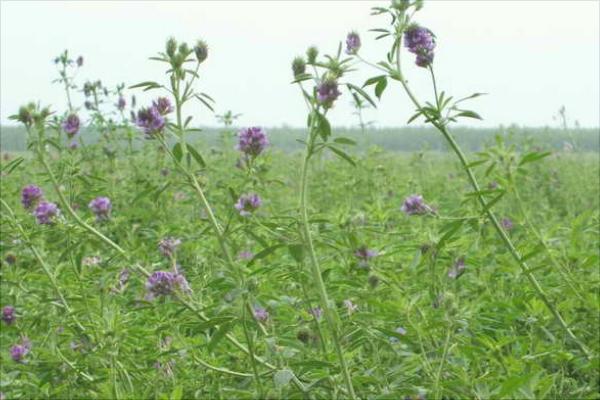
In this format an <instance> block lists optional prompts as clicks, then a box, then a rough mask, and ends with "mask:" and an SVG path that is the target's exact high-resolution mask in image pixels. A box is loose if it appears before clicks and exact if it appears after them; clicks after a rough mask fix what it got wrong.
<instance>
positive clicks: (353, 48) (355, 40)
mask: <svg viewBox="0 0 600 400" xmlns="http://www.w3.org/2000/svg"><path fill="white" fill-rule="evenodd" d="M360 44H361V43H360V36H358V33H356V32H350V33H349V34H348V36H346V54H356V53H358V50H359V49H360Z"/></svg>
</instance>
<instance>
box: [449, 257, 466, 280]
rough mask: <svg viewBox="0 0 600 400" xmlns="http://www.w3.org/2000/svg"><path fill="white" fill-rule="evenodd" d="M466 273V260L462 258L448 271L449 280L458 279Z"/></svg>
mask: <svg viewBox="0 0 600 400" xmlns="http://www.w3.org/2000/svg"><path fill="white" fill-rule="evenodd" d="M463 272H465V258H464V257H460V258H459V259H457V260H456V261H455V262H454V265H452V267H451V268H450V270H449V271H448V278H450V279H457V278H458V277H459V276H461V275H462V274H463Z"/></svg>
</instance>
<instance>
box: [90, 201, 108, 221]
mask: <svg viewBox="0 0 600 400" xmlns="http://www.w3.org/2000/svg"><path fill="white" fill-rule="evenodd" d="M88 207H89V208H90V210H92V212H93V213H94V214H96V221H102V220H107V219H108V218H109V217H110V210H111V209H112V203H111V202H110V199H109V198H108V197H103V196H99V197H96V198H95V199H94V200H92V201H90V204H88Z"/></svg>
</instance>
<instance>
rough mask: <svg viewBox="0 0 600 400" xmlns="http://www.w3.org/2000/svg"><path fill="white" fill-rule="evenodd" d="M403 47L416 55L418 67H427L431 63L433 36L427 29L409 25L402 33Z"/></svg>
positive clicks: (433, 46)
mask: <svg viewBox="0 0 600 400" xmlns="http://www.w3.org/2000/svg"><path fill="white" fill-rule="evenodd" d="M404 45H405V47H406V48H407V49H408V51H410V52H411V53H414V54H416V55H417V59H416V64H417V65H418V66H419V67H428V66H429V65H431V63H432V62H433V56H434V53H433V50H434V49H435V36H434V35H433V33H432V32H431V31H430V30H429V29H427V28H423V27H421V26H418V25H411V26H410V27H408V29H407V30H406V31H405V32H404Z"/></svg>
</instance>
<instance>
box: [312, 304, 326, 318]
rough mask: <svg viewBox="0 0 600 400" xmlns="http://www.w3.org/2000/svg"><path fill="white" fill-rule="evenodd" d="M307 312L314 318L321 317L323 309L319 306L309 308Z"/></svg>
mask: <svg viewBox="0 0 600 400" xmlns="http://www.w3.org/2000/svg"><path fill="white" fill-rule="evenodd" d="M309 312H310V314H311V315H312V316H313V317H315V319H321V317H322V316H323V309H322V308H321V307H319V306H317V307H313V308H311V309H310V310H309Z"/></svg>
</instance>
